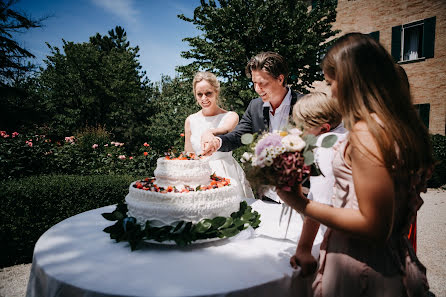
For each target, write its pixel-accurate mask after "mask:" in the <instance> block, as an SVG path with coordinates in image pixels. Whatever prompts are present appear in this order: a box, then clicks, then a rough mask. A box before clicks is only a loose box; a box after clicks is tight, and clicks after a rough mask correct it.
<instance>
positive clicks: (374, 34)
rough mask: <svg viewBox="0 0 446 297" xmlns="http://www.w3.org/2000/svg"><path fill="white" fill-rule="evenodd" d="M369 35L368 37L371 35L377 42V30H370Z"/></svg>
mask: <svg viewBox="0 0 446 297" xmlns="http://www.w3.org/2000/svg"><path fill="white" fill-rule="evenodd" d="M369 35H370V37H372V38H373V39H375V40H376V41H378V42H379V31H375V32H370V33H369Z"/></svg>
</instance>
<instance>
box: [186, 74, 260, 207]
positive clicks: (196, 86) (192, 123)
mask: <svg viewBox="0 0 446 297" xmlns="http://www.w3.org/2000/svg"><path fill="white" fill-rule="evenodd" d="M193 91H194V96H195V99H196V100H197V103H198V105H200V107H201V110H200V111H198V112H197V113H194V114H191V115H189V116H188V117H187V119H186V121H185V123H184V131H185V144H184V150H185V151H186V152H195V153H196V154H201V152H202V147H201V135H202V134H203V132H206V131H210V132H211V133H212V134H214V135H219V134H225V133H228V132H230V131H232V130H233V129H234V128H235V126H237V123H238V119H239V118H238V115H237V113H235V112H233V111H226V110H224V109H222V108H221V107H219V106H218V98H219V93H220V83H219V82H218V80H217V77H216V76H215V75H214V74H212V73H210V72H198V73H197V74H196V75H195V77H194V80H193ZM209 165H210V166H211V169H212V170H213V172H215V174H216V175H217V176H223V177H226V178H229V179H230V180H231V183H232V184H233V185H234V186H236V187H237V191H238V195H239V196H240V197H241V198H254V195H253V192H252V189H251V187H250V185H249V183H248V181H247V180H246V178H245V173H244V171H243V169H242V168H241V167H240V165H239V164H238V163H237V161H236V160H235V159H234V158H233V157H232V152H215V153H214V154H213V155H212V156H210V157H209Z"/></svg>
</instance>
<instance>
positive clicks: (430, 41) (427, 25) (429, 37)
mask: <svg viewBox="0 0 446 297" xmlns="http://www.w3.org/2000/svg"><path fill="white" fill-rule="evenodd" d="M435 19H436V17H432V18H428V19H425V20H424V26H423V30H424V31H423V53H424V57H425V58H426V59H428V58H433V57H434V48H435Z"/></svg>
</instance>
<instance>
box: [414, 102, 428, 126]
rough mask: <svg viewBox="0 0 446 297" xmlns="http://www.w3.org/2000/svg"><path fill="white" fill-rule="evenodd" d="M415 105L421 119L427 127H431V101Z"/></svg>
mask: <svg viewBox="0 0 446 297" xmlns="http://www.w3.org/2000/svg"><path fill="white" fill-rule="evenodd" d="M414 106H415V109H416V110H417V111H418V114H419V115H420V119H421V121H422V122H423V124H424V125H425V126H426V128H428V129H429V113H430V110H431V106H430V104H429V103H425V104H415V105H414Z"/></svg>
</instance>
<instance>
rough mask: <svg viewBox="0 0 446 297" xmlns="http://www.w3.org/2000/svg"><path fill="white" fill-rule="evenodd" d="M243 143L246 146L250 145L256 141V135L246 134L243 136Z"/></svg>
mask: <svg viewBox="0 0 446 297" xmlns="http://www.w3.org/2000/svg"><path fill="white" fill-rule="evenodd" d="M241 141H242V143H243V144H244V145H247V144H250V143H252V142H253V141H254V135H253V134H251V133H245V134H243V135H242V137H241Z"/></svg>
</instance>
